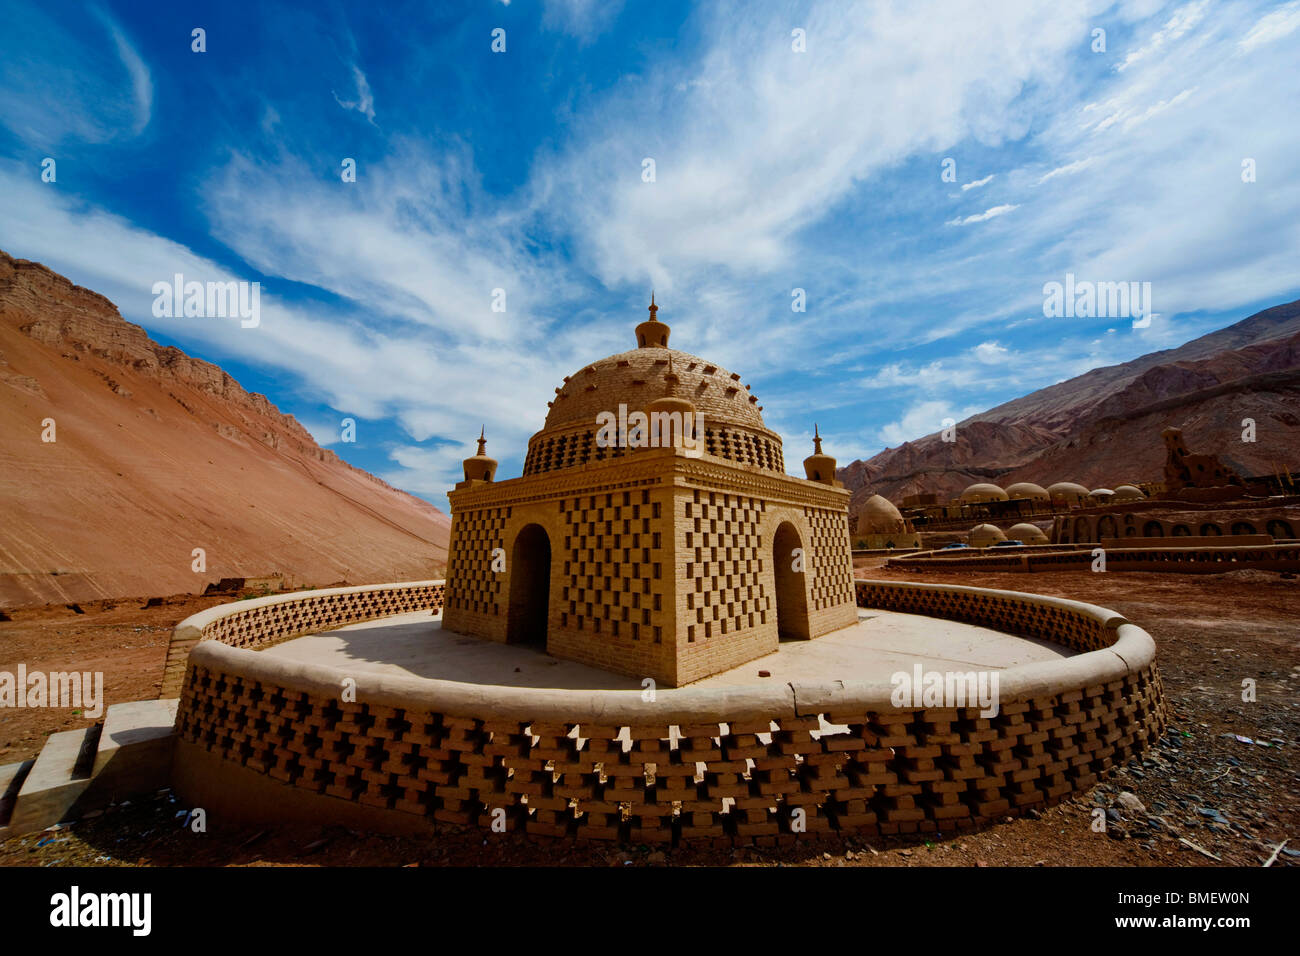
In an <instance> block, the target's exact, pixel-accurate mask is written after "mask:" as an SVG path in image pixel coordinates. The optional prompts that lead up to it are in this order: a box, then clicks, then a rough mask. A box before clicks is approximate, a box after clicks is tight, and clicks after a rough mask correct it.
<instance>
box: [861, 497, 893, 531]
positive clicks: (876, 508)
mask: <svg viewBox="0 0 1300 956" xmlns="http://www.w3.org/2000/svg"><path fill="white" fill-rule="evenodd" d="M855 518H856V529H855V530H856V531H857V533H858V534H892V533H894V532H896V531H902V530H904V523H903V513H902V512H901V511H899V510H898V509H897V508H896V507H894V503H893V502H892V501H890V500H889V499H888V498H884V497H881V496H880V495H872V496H871V497H870V498H868V499H867V500H866V501H864V502H863V503H862V505H861V507H859V508H858V511H857V514H856V515H855Z"/></svg>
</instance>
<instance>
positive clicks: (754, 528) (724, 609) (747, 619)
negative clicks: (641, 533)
mask: <svg viewBox="0 0 1300 956" xmlns="http://www.w3.org/2000/svg"><path fill="white" fill-rule="evenodd" d="M680 507H681V508H682V521H683V525H682V528H683V532H682V534H683V538H682V546H683V551H682V554H681V555H680V556H679V560H680V562H681V563H682V566H683V575H682V584H683V587H682V591H683V593H684V595H685V598H686V611H687V617H686V620H687V621H688V622H689V623H688V624H687V626H686V640H687V643H695V642H696V641H697V640H707V639H708V638H711V637H714V636H715V635H717V636H721V635H726V634H729V633H734V632H736V631H739V630H742V629H744V628H752V627H758V626H761V625H764V624H766V623H767V621H768V615H769V614H771V613H774V610H773V606H772V596H771V595H770V594H766V593H764V591H763V588H762V585H761V583H760V575H762V573H763V571H764V569H765V566H766V564H767V563H768V562H769V561H771V556H770V555H769V554H768V553H767V550H765V549H764V548H763V547H762V545H763V541H762V536H761V535H760V534H759V522H760V521H761V520H762V516H763V514H764V512H765V511H766V507H767V506H766V503H765V502H763V501H762V500H760V499H755V498H750V497H747V496H745V495H731V494H725V493H722V492H713V491H698V490H697V491H695V492H694V493H693V495H692V497H691V498H689V499H684V500H682V501H681V503H680Z"/></svg>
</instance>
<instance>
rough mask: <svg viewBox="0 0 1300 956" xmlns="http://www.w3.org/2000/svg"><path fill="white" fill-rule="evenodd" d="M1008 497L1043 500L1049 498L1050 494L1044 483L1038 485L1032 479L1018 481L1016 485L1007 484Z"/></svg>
mask: <svg viewBox="0 0 1300 956" xmlns="http://www.w3.org/2000/svg"><path fill="white" fill-rule="evenodd" d="M1007 497H1008V498H1029V499H1030V500H1032V501H1043V500H1045V499H1047V498H1049V497H1050V495H1048V493H1047V489H1046V488H1044V487H1043V486H1042V485H1036V484H1034V483H1033V482H1032V481H1017V482H1016V483H1015V484H1014V485H1007Z"/></svg>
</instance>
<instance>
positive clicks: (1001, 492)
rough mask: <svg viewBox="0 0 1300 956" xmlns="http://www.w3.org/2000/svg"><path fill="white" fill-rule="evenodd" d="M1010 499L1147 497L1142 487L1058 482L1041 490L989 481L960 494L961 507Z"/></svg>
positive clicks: (1029, 484)
mask: <svg viewBox="0 0 1300 956" xmlns="http://www.w3.org/2000/svg"><path fill="white" fill-rule="evenodd" d="M1012 498H1028V499H1029V500H1030V501H1064V502H1066V503H1068V504H1079V503H1081V502H1083V501H1085V500H1086V499H1088V498H1094V499H1101V498H1105V499H1106V500H1107V501H1111V502H1122V501H1141V500H1143V499H1144V498H1146V495H1145V494H1144V493H1143V492H1142V489H1141V488H1138V487H1137V486H1136V485H1120V486H1119V487H1118V488H1116V489H1115V490H1114V491H1112V490H1111V489H1109V488H1094V489H1093V490H1092V491H1089V490H1088V489H1087V488H1085V487H1084V486H1083V485H1080V484H1077V483H1075V482H1073V481H1058V482H1056V483H1055V484H1052V485H1048V486H1047V487H1046V488H1044V487H1043V486H1042V485H1036V484H1034V483H1033V482H1032V481H1018V482H1016V483H1015V484H1013V485H1008V486H1007V487H1006V489H1002V488H999V487H998V486H997V485H994V484H991V483H989V482H977V483H976V484H973V485H971V486H970V487H968V488H967V489H966V490H965V491H963V492H962V493H961V497H960V499H959V500H960V501H961V503H962V504H964V505H966V504H976V503H978V502H981V501H1009V500H1010V499H1012Z"/></svg>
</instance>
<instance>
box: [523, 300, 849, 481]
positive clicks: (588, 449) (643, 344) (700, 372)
mask: <svg viewBox="0 0 1300 956" xmlns="http://www.w3.org/2000/svg"><path fill="white" fill-rule="evenodd" d="M657 311H658V306H656V305H655V304H654V300H653V298H652V299H651V302H650V318H649V319H647V320H646V321H644V322H642V323H641V324H639V325H638V326H637V327H636V341H637V348H634V349H632V350H630V351H627V352H619V353H618V354H617V355H611V356H609V357H608V358H603V359H600V360H599V361H596V362H592V363H591V364H590V365H587V366H584V367H583V368H581V369H579V370H578V371H576V372H574V373H573V374H572V375H568V376H565V378H564V381H563V382H562V383H561V385H560V387H559V388H557V389H556V390H555V398H554V399H552V400H551V401H550V402H549V403H548V404H549V411H548V412H547V414H546V423H545V424H544V425H543V426H542V428H541V430H540V431H538V432H537V433H535V434H534V435H533V437H532V438H531V439H529V442H528V456H527V458H526V459H525V461H524V474H525V475H531V474H540V473H542V472H546V471H554V470H557V469H564V468H572V467H579V466H582V465H585V464H589V463H592V462H596V461H605V460H609V459H611V458H619V457H622V455H623V454H624V453H625V452H626V449H625V448H623V447H621V446H618V447H611V448H606V447H604V446H603V445H601V443H600V441H599V440H598V424H597V423H598V422H599V421H600V420H601V419H602V417H604V416H611V417H618V418H620V424H619V426H618V427H619V428H620V429H622V428H624V427H626V426H625V425H624V424H622V421H623V419H622V418H621V410H620V406H623V407H625V408H626V412H627V415H629V416H630V415H632V414H633V413H640V412H646V411H647V410H648V409H650V406H651V405H652V404H653V405H655V406H657V408H658V409H660V410H663V408H664V406H669V405H671V406H680V408H681V409H682V410H686V409H690V408H693V409H694V412H695V413H696V415H697V416H698V417H697V418H696V420H695V422H694V425H693V427H694V428H698V429H699V430H700V431H702V432H703V435H702V436H701V438H702V440H704V441H705V443H706V444H705V448H704V454H706V455H711V456H715V457H720V458H725V459H729V460H731V461H736V462H740V463H743V464H746V465H752V466H756V467H759V468H763V469H766V470H770V471H776V472H781V473H784V472H785V464H784V460H783V457H782V448H781V437H780V436H779V435H777V434H776V433H775V432H773V431H770V430H769V429H768V428H767V427H766V426H765V425H764V424H763V415H762V407H761V406H760V405H759V404H758V399H757V398H755V397H754V396H753V395H751V394H750V391H749V386H748V385H746V384H744V383H743V382H742V381H741V380H740V375H739V374H737V373H735V372H730V371H728V370H727V369H725V368H723V367H722V366H720V365H718V364H717V363H715V362H710V361H708V360H707V359H703V358H700V357H699V356H698V355H692V354H690V353H689V352H680V351H678V350H677V349H670V348H669V347H668V336H669V332H670V331H671V330H670V329H669V327H668V325H667V324H666V323H664V322H660V321H659V319H658V317H657V316H656V314H655V313H656V312H657ZM667 410H668V411H670V412H671V411H674V410H676V409H667ZM652 411H653V410H652ZM828 460H829V459H828Z"/></svg>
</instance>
